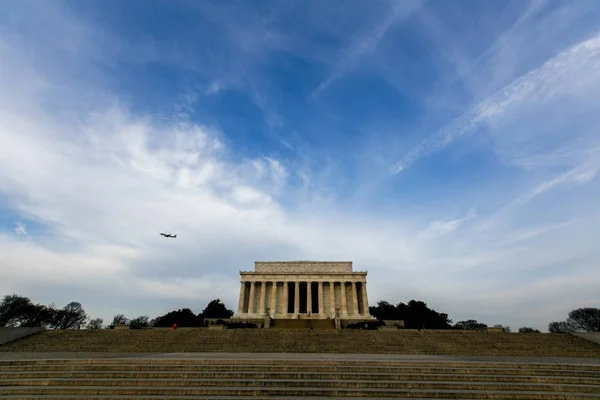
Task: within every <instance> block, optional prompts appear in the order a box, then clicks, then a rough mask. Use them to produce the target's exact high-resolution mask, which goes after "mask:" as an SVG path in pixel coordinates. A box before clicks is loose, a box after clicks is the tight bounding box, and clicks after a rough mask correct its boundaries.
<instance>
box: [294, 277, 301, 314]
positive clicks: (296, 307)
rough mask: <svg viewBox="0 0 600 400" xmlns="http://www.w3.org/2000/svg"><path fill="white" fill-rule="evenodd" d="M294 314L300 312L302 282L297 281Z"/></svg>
mask: <svg viewBox="0 0 600 400" xmlns="http://www.w3.org/2000/svg"><path fill="white" fill-rule="evenodd" d="M294 293H295V295H294V314H296V315H298V314H300V282H298V281H296V282H295V290H294Z"/></svg>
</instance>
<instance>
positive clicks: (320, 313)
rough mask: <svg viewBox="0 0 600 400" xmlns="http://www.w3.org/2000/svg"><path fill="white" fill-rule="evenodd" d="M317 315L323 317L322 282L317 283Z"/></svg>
mask: <svg viewBox="0 0 600 400" xmlns="http://www.w3.org/2000/svg"><path fill="white" fill-rule="evenodd" d="M318 297H319V300H318V301H319V315H323V314H324V312H323V311H324V308H323V300H324V298H323V282H319V296H318Z"/></svg>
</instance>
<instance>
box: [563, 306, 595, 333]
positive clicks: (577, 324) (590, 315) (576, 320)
mask: <svg viewBox="0 0 600 400" xmlns="http://www.w3.org/2000/svg"><path fill="white" fill-rule="evenodd" d="M567 323H568V324H569V325H570V326H571V327H573V329H574V330H576V331H583V332H600V308H592V307H586V308H578V309H576V310H573V311H571V312H570V313H569V318H567Z"/></svg>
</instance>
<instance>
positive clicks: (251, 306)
mask: <svg viewBox="0 0 600 400" xmlns="http://www.w3.org/2000/svg"><path fill="white" fill-rule="evenodd" d="M255 286H256V282H250V298H249V299H248V314H254V292H255V290H256V288H255Z"/></svg>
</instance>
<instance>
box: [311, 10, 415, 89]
mask: <svg viewBox="0 0 600 400" xmlns="http://www.w3.org/2000/svg"><path fill="white" fill-rule="evenodd" d="M423 3H424V2H423V1H421V0H411V1H404V2H402V3H395V5H394V6H392V7H391V9H390V10H386V12H385V17H384V18H383V19H382V20H380V21H377V23H376V24H375V26H373V27H372V28H371V29H369V30H367V31H365V32H361V34H360V35H357V37H356V38H355V39H354V40H353V41H352V44H351V45H350V46H349V47H348V48H346V49H344V51H343V54H342V55H341V57H340V58H339V59H338V60H336V62H335V63H334V64H333V67H332V72H331V74H330V75H329V76H328V77H327V78H326V79H325V80H324V81H323V82H322V83H321V84H320V85H319V86H318V87H317V88H316V89H315V91H314V92H313V93H312V95H311V96H317V95H318V94H320V93H321V92H322V91H323V90H325V89H326V88H327V87H328V86H329V85H330V84H331V83H332V82H334V81H335V80H337V79H339V78H340V77H341V76H343V75H344V74H347V73H348V72H349V71H351V70H353V69H354V68H356V66H357V64H358V63H359V61H360V59H361V58H363V57H365V56H367V55H369V54H370V53H373V52H374V51H375V50H376V49H377V46H378V45H379V42H380V41H381V40H382V39H383V38H384V36H385V35H386V33H387V32H388V31H389V30H390V28H392V27H393V26H394V25H395V24H397V23H399V22H402V21H404V20H406V19H408V18H409V17H411V16H412V15H413V14H414V13H415V12H416V11H418V10H419V9H420V8H421V7H422V5H423Z"/></svg>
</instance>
